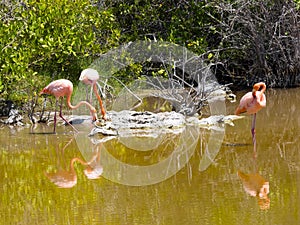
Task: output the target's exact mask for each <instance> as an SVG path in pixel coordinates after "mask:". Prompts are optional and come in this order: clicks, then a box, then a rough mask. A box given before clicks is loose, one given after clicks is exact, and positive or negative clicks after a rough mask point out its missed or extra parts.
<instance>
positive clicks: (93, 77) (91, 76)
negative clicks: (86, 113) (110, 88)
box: [79, 68, 107, 120]
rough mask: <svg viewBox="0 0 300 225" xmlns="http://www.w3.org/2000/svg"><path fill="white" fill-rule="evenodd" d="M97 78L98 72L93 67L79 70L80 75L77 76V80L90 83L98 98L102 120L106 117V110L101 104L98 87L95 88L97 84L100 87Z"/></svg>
mask: <svg viewBox="0 0 300 225" xmlns="http://www.w3.org/2000/svg"><path fill="white" fill-rule="evenodd" d="M98 79H99V74H98V72H97V70H94V69H91V68H88V69H85V70H83V71H82V72H81V75H80V77H79V80H80V81H82V82H83V83H84V84H86V85H91V87H92V90H93V91H94V93H95V95H96V97H97V99H98V102H99V105H100V110H101V114H102V118H103V119H104V120H106V119H107V116H106V112H105V109H104V106H103V102H102V99H101V97H100V95H99V93H98V89H97V86H99V87H100V85H99V84H98V83H97V81H98ZM100 90H101V89H100ZM90 102H91V97H90Z"/></svg>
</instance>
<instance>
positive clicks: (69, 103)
mask: <svg viewBox="0 0 300 225" xmlns="http://www.w3.org/2000/svg"><path fill="white" fill-rule="evenodd" d="M67 104H68V106H69V108H70V109H77V108H78V107H79V106H81V105H82V104H85V105H86V106H88V107H89V109H90V111H91V112H92V113H95V112H96V109H95V107H94V106H92V105H91V104H90V103H88V102H86V101H80V102H79V103H78V104H77V105H75V106H74V105H72V104H71V95H68V96H67Z"/></svg>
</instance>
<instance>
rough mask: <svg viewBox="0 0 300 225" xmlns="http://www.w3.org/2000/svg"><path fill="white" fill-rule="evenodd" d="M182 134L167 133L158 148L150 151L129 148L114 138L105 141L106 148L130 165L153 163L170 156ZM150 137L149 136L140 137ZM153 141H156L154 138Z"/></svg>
mask: <svg viewBox="0 0 300 225" xmlns="http://www.w3.org/2000/svg"><path fill="white" fill-rule="evenodd" d="M181 135H182V134H177V135H175V134H165V137H164V139H163V141H162V142H161V144H160V145H159V146H158V148H156V149H153V150H149V151H139V150H138V149H137V150H134V149H130V148H127V147H126V146H124V145H123V144H122V143H120V142H119V141H118V140H116V139H114V140H112V141H109V142H108V143H105V147H106V149H107V150H108V151H109V153H110V154H112V155H113V156H114V157H115V158H116V159H118V160H120V161H122V162H124V163H127V164H130V165H140V166H146V165H152V164H156V163H158V162H160V161H162V160H164V159H166V158H168V157H169V156H170V155H171V154H172V153H173V151H174V149H175V148H176V147H177V146H178V145H179V138H180V136H181ZM140 138H149V137H140ZM153 141H156V140H155V138H153Z"/></svg>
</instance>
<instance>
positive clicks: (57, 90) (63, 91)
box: [40, 79, 97, 133]
mask: <svg viewBox="0 0 300 225" xmlns="http://www.w3.org/2000/svg"><path fill="white" fill-rule="evenodd" d="M72 92H73V84H72V82H71V81H69V80H66V79H59V80H55V81H52V82H51V83H50V84H48V85H47V86H46V87H45V88H44V89H43V90H42V91H41V92H40V94H50V95H54V97H55V98H56V104H55V113H54V129H53V133H55V132H56V111H57V105H58V101H59V99H60V98H62V99H63V97H64V96H66V97H67V105H68V107H69V108H70V109H72V110H73V109H77V108H78V107H79V106H81V105H82V104H85V105H86V106H88V107H89V109H90V111H91V115H92V120H93V121H96V120H97V111H96V109H95V108H94V107H93V106H92V105H91V104H90V103H88V102H86V101H81V102H79V103H78V104H77V105H75V106H73V105H72V104H71V96H72ZM59 116H60V117H61V118H62V119H63V120H64V121H65V122H66V123H67V124H69V125H70V126H71V127H72V128H73V129H74V130H75V131H77V130H76V129H75V128H74V127H73V126H72V125H71V124H70V123H69V122H68V121H67V120H66V119H65V118H64V117H63V115H62V102H61V104H60V111H59Z"/></svg>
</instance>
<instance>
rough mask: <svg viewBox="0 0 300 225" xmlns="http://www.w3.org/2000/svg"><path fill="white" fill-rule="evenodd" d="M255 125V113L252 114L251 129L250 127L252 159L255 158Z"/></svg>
mask: <svg viewBox="0 0 300 225" xmlns="http://www.w3.org/2000/svg"><path fill="white" fill-rule="evenodd" d="M255 123H256V113H254V114H253V119H252V127H251V133H252V142H253V153H254V158H256V157H257V151H256V132H255Z"/></svg>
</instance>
